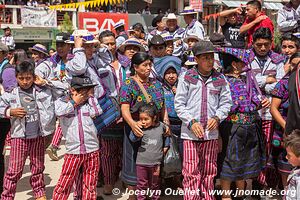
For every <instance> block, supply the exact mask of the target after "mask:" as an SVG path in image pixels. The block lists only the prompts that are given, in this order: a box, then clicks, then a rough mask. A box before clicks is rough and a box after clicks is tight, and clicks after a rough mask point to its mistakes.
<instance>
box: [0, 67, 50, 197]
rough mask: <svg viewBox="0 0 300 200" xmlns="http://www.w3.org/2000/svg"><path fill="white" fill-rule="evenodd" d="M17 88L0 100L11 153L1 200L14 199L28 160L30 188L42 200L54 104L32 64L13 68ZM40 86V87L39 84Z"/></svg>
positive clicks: (0, 110)
mask: <svg viewBox="0 0 300 200" xmlns="http://www.w3.org/2000/svg"><path fill="white" fill-rule="evenodd" d="M15 71H16V78H17V82H18V86H17V87H16V88H14V89H13V90H12V91H11V92H9V93H4V94H3V95H2V96H1V99H0V117H7V118H10V121H11V146H12V148H11V151H10V157H9V166H8V170H7V172H6V174H5V177H4V186H3V188H4V190H3V193H2V195H1V199H2V200H12V199H14V197H15V193H16V188H17V182H18V181H19V179H20V178H21V177H22V171H23V168H24V165H25V161H26V158H27V157H28V156H29V159H30V170H31V173H32V175H31V177H30V185H31V187H32V189H33V194H34V197H35V198H36V199H37V200H45V199H46V194H45V183H44V175H43V171H44V169H45V166H44V159H45V157H44V153H45V149H44V137H45V136H47V135H50V134H52V133H53V131H54V129H55V117H54V103H53V100H52V94H51V91H50V90H49V89H46V88H45V87H42V86H41V87H39V86H37V85H35V84H34V82H35V83H38V82H37V81H36V78H35V75H34V63H31V62H28V61H24V62H22V63H21V64H20V65H18V66H16V68H15ZM39 84H40V83H39Z"/></svg>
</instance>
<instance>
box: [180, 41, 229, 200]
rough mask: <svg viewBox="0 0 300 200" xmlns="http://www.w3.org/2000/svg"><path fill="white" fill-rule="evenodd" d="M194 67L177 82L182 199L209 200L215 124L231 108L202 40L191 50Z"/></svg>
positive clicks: (213, 172) (224, 83)
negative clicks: (194, 61) (180, 123)
mask: <svg viewBox="0 0 300 200" xmlns="http://www.w3.org/2000/svg"><path fill="white" fill-rule="evenodd" d="M193 53H194V55H195V60H196V62H197V63H198V66H197V68H192V69H189V70H187V71H186V72H184V73H183V74H182V75H181V76H180V78H179V82H178V86H177V90H176V96H175V100H174V103H175V110H176V113H177V115H178V117H179V118H180V119H181V120H182V122H183V123H182V127H181V138H182V139H183V140H184V142H183V145H184V146H183V169H182V175H183V177H184V179H183V183H182V185H183V188H184V192H185V194H184V199H185V200H194V199H197V200H198V199H203V200H212V199H214V196H213V195H212V194H210V192H211V191H213V189H214V182H213V180H214V177H215V176H216V174H217V154H218V134H219V132H218V125H219V123H220V121H222V120H224V119H225V118H226V117H227V115H228V112H229V111H230V108H231V102H232V100H231V95H230V89H229V85H228V83H227V81H226V80H225V77H224V75H222V74H220V73H218V72H216V71H214V70H213V65H214V47H213V45H212V43H211V42H209V41H201V42H199V43H197V44H196V45H195V46H194V47H193Z"/></svg>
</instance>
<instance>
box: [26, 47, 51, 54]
mask: <svg viewBox="0 0 300 200" xmlns="http://www.w3.org/2000/svg"><path fill="white" fill-rule="evenodd" d="M29 51H30V52H31V53H32V51H37V52H40V53H43V54H45V55H46V56H49V54H48V53H46V52H43V51H41V50H38V49H34V48H32V47H30V48H29Z"/></svg>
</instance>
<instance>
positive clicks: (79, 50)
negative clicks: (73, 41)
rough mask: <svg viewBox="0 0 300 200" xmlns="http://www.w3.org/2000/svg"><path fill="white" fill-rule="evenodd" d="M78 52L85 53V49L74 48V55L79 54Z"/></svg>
mask: <svg viewBox="0 0 300 200" xmlns="http://www.w3.org/2000/svg"><path fill="white" fill-rule="evenodd" d="M77 52H84V48H82V47H81V48H74V49H73V54H75V53H77Z"/></svg>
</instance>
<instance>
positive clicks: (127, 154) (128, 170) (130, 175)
mask: <svg viewBox="0 0 300 200" xmlns="http://www.w3.org/2000/svg"><path fill="white" fill-rule="evenodd" d="M130 131H131V128H130V126H128V125H127V124H126V125H125V126H124V138H123V159H122V176H121V177H122V180H123V182H124V183H126V184H127V185H131V186H136V184H137V178H136V156H137V151H138V148H139V146H140V142H135V143H133V142H131V141H130V139H129V134H130Z"/></svg>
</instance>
